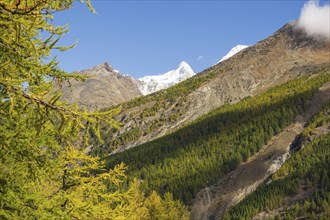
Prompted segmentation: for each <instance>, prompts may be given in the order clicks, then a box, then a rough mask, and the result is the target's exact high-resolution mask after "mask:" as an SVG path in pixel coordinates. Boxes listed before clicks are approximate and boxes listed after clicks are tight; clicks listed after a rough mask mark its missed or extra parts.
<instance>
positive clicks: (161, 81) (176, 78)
mask: <svg viewBox="0 0 330 220" xmlns="http://www.w3.org/2000/svg"><path fill="white" fill-rule="evenodd" d="M194 75H195V73H194V71H193V70H192V69H191V67H190V66H189V64H188V63H186V62H184V61H182V62H181V63H180V64H179V66H178V67H177V68H176V69H175V70H171V71H169V72H166V73H164V74H160V75H154V76H144V77H142V78H139V79H138V80H139V81H140V82H141V83H139V84H138V86H139V89H140V91H141V93H142V94H143V95H148V94H150V93H154V92H157V91H159V90H161V89H166V88H169V87H171V86H173V85H175V84H177V83H179V82H181V81H183V80H186V79H188V78H190V77H192V76H194Z"/></svg>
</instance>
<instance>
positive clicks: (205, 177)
mask: <svg viewBox="0 0 330 220" xmlns="http://www.w3.org/2000/svg"><path fill="white" fill-rule="evenodd" d="M329 81H330V72H329V69H326V70H322V71H320V72H319V73H318V74H317V73H315V74H310V75H307V76H303V77H299V78H298V79H295V80H293V81H290V82H288V83H286V84H284V85H280V86H277V87H274V88H271V89H269V90H268V91H267V92H265V93H263V94H261V95H258V96H256V97H252V98H247V99H244V100H242V101H240V102H239V103H236V104H232V105H224V106H222V107H220V108H218V109H216V110H214V111H212V112H210V113H209V114H207V115H204V116H202V117H200V118H199V119H198V120H196V121H194V122H192V123H191V124H189V125H187V126H185V127H183V128H181V129H179V130H178V131H176V132H173V133H171V134H169V135H166V136H164V137H161V138H159V139H156V140H154V141H151V142H148V143H145V144H143V145H140V146H138V147H135V148H132V149H129V150H126V151H124V152H120V153H116V154H113V155H111V156H109V157H107V167H108V168H111V167H113V166H115V165H116V164H118V163H120V162H124V163H125V164H127V165H128V172H127V174H128V176H129V178H138V179H140V180H141V187H142V189H143V190H145V191H146V192H150V191H151V190H156V191H158V192H160V193H164V192H166V191H169V192H172V193H173V195H174V197H175V198H177V199H181V200H182V201H184V202H185V203H186V204H191V202H192V199H193V198H194V197H195V195H196V193H198V192H199V190H201V189H203V188H205V187H206V186H210V185H212V184H214V183H216V182H217V181H218V180H219V179H221V178H227V177H228V175H227V174H228V173H230V172H232V171H233V170H235V169H237V168H239V165H240V164H241V163H242V162H247V161H248V160H251V161H253V155H255V154H256V153H257V152H259V151H260V150H261V149H262V147H263V146H264V145H265V144H268V146H270V145H271V143H272V141H273V137H274V136H275V135H281V132H283V131H285V130H286V129H287V128H288V127H290V125H291V124H292V123H294V122H295V119H296V118H297V116H298V115H299V116H302V117H303V116H304V115H309V109H310V107H311V108H315V109H316V110H317V105H314V103H313V100H315V97H322V98H324V99H325V101H327V99H326V96H324V95H322V92H324V93H325V94H329V90H328V89H329V84H328V87H327V90H325V91H323V90H319V88H320V87H322V85H324V84H325V83H327V82H329ZM315 94H316V95H315ZM311 100H312V102H311ZM317 103H318V104H322V103H321V102H320V103H319V102H317ZM307 117H309V116H307ZM299 123H300V122H299ZM299 128H300V126H299V124H298V125H297V129H299ZM294 134H295V131H290V132H289V134H288V139H290V138H291V137H292V138H294V136H295V135H294ZM275 142H276V144H275V145H274V146H275V148H272V147H270V149H269V151H267V150H266V151H265V153H264V156H266V158H263V159H261V158H258V163H259V164H262V163H263V162H264V161H265V160H268V162H266V164H265V166H261V167H259V168H258V169H259V170H258V171H259V172H260V175H261V176H262V177H264V176H265V174H266V173H263V172H267V171H268V168H267V166H268V165H270V164H271V163H272V162H273V160H275V159H276V158H277V157H279V156H282V154H284V153H286V148H287V145H286V144H285V143H286V142H285V140H284V141H283V142H282V141H274V143H275ZM283 143H284V144H285V145H283V146H282V144H283ZM260 155H263V152H261V153H260ZM251 156H252V159H251ZM248 163H249V162H248ZM263 169H264V170H263ZM273 170H274V171H275V170H276V169H275V168H274V169H273V167H271V170H270V172H273ZM261 171H262V172H261ZM234 172H235V171H234ZM259 172H257V173H259ZM241 173H242V175H243V176H246V173H244V172H241ZM258 175H259V174H258ZM258 175H257V177H258ZM238 176H239V175H238ZM228 178H230V177H228ZM225 182H226V181H225ZM230 183H234V184H231V185H233V186H234V187H236V185H237V186H239V184H241V183H240V182H236V181H235V180H231V182H230ZM234 193H237V192H234ZM238 193H240V192H239V191H238ZM206 198H207V197H206ZM230 199H232V197H230ZM212 200H213V198H212V197H211V198H210V200H207V201H210V202H212ZM215 210H219V209H217V208H215ZM195 213H196V212H195ZM195 216H197V214H195ZM192 217H193V215H192ZM197 219H199V218H197Z"/></svg>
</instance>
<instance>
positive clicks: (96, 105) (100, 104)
mask: <svg viewBox="0 0 330 220" xmlns="http://www.w3.org/2000/svg"><path fill="white" fill-rule="evenodd" d="M79 74H81V75H83V76H88V77H89V78H87V79H86V81H84V82H81V81H75V80H71V81H70V84H71V86H70V85H69V84H68V83H65V84H64V85H63V86H62V91H63V99H64V100H67V102H68V103H69V104H71V103H78V105H79V106H80V107H83V108H87V109H89V110H96V109H101V108H105V107H109V106H112V105H116V104H119V103H122V102H125V101H129V100H131V99H133V98H135V97H137V96H140V95H142V94H141V92H140V90H139V88H138V86H137V84H136V82H135V79H133V78H132V77H130V76H123V75H120V74H119V72H118V71H115V70H113V69H112V67H111V66H110V65H109V64H108V63H104V64H101V65H98V66H95V67H94V68H91V69H88V70H83V71H81V72H79Z"/></svg>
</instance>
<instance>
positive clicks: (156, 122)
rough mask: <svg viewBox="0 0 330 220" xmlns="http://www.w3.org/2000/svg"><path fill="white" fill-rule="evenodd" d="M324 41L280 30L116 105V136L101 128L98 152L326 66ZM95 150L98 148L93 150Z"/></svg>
mask: <svg viewBox="0 0 330 220" xmlns="http://www.w3.org/2000/svg"><path fill="white" fill-rule="evenodd" d="M329 57H330V44H329V42H323V41H318V40H315V39H313V38H310V37H307V36H306V34H305V33H304V32H303V31H302V30H300V29H298V28H297V27H296V26H295V23H289V24H286V25H284V26H283V27H282V28H281V29H280V30H278V31H277V32H275V33H274V34H273V35H272V36H270V37H268V38H267V39H265V40H263V41H261V42H259V43H257V44H256V45H253V46H249V47H248V48H246V49H244V50H243V51H241V52H239V53H237V54H235V55H234V56H232V57H231V58H229V59H227V60H224V61H222V62H221V63H219V64H217V65H215V66H213V67H211V68H209V69H207V70H204V71H203V72H201V73H199V74H196V75H195V76H193V77H191V78H189V79H187V80H185V81H183V82H181V83H179V84H177V85H175V86H173V87H170V88H169V89H166V90H161V91H159V92H156V93H153V94H150V95H147V96H145V97H140V98H136V99H134V100H132V101H130V102H127V103H124V104H123V105H122V110H123V111H122V113H121V114H120V115H119V116H118V117H117V120H120V121H121V122H122V123H123V127H122V128H121V129H120V130H118V131H113V130H110V129H107V128H104V136H103V138H104V139H105V140H108V141H107V144H106V145H103V146H101V148H103V149H102V151H104V150H105V151H108V152H110V151H112V150H115V152H118V151H123V150H125V149H128V148H130V147H133V146H136V145H138V144H141V143H145V142H147V141H150V140H153V139H155V138H157V137H160V136H162V135H164V134H166V133H168V132H173V131H174V130H176V129H178V128H180V127H181V126H183V125H185V124H187V123H189V122H190V121H192V120H194V119H196V118H198V117H199V116H201V115H203V114H206V113H208V112H210V111H211V110H213V109H215V108H217V107H219V106H222V105H224V104H230V103H236V102H238V101H239V100H242V99H243V98H245V97H248V96H255V95H257V94H260V93H261V92H263V91H266V90H267V89H268V88H270V87H273V86H275V85H278V84H282V83H284V82H286V81H288V80H291V79H294V78H296V77H297V76H299V75H302V74H307V73H311V72H313V71H316V70H318V69H320V68H323V67H325V66H329V65H330V61H329ZM99 150H100V149H98V151H99Z"/></svg>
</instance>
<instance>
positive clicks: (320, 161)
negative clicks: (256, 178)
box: [224, 100, 330, 219]
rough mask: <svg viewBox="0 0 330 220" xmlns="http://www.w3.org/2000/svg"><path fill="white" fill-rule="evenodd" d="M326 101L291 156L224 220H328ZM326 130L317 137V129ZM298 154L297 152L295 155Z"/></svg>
mask: <svg viewBox="0 0 330 220" xmlns="http://www.w3.org/2000/svg"><path fill="white" fill-rule="evenodd" d="M329 125H330V100H329V103H328V104H327V105H326V106H325V107H324V108H323V109H322V110H321V112H320V113H319V114H317V115H316V116H314V117H313V118H312V119H311V120H310V122H309V123H308V125H307V126H306V128H305V130H304V132H303V134H302V135H301V136H299V138H298V139H297V142H296V146H294V148H292V149H291V151H292V153H294V155H293V156H292V157H291V158H290V159H289V160H288V161H287V162H286V163H285V164H284V165H283V166H282V168H281V169H280V170H279V171H278V172H276V173H275V174H274V175H273V176H272V177H271V179H270V180H269V181H268V183H267V184H264V185H263V186H261V187H260V188H259V189H257V190H256V191H255V192H254V193H253V194H251V195H249V196H248V197H247V198H246V199H244V200H243V201H242V202H241V203H239V204H238V205H237V206H236V207H234V208H232V209H231V210H230V211H229V212H228V213H227V214H226V215H225V217H224V219H252V218H253V217H255V216H256V217H260V218H261V217H265V218H275V219H297V218H303V219H329V218H330V172H329V171H330V133H329V131H328V129H329ZM322 127H323V129H325V130H326V132H325V133H326V134H322V132H321V134H319V133H318V131H317V129H318V128H322ZM297 151H298V152H297Z"/></svg>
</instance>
